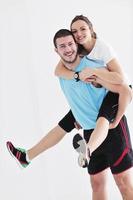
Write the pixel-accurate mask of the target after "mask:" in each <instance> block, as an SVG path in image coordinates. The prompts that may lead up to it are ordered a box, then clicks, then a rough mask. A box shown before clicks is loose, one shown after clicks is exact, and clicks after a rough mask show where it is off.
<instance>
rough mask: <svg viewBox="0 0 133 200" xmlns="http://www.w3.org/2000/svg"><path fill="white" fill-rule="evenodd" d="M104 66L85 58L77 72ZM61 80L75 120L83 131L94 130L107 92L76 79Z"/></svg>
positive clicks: (76, 69) (99, 62)
mask: <svg viewBox="0 0 133 200" xmlns="http://www.w3.org/2000/svg"><path fill="white" fill-rule="evenodd" d="M103 66H104V64H103V62H102V61H94V60H90V59H88V58H87V57H86V56H85V57H83V58H82V59H81V61H80V64H79V65H78V66H77V67H76V68H75V71H81V70H82V69H84V68H85V67H89V68H100V67H103ZM59 80H60V85H61V88H62V90H63V92H64V94H65V97H66V99H67V101H68V103H69V105H70V108H71V110H72V113H73V115H74V117H75V119H76V120H77V121H78V122H79V124H80V125H81V126H82V128H83V129H86V130H89V129H94V128H95V125H96V119H97V115H98V112H99V108H100V106H101V104H102V101H103V99H104V97H105V95H106V94H107V90H106V89H105V88H103V87H102V88H96V87H94V86H93V85H92V84H90V83H84V82H82V81H78V82H76V81H75V80H74V79H73V80H66V79H64V78H59Z"/></svg>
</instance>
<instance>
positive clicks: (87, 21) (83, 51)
mask: <svg viewBox="0 0 133 200" xmlns="http://www.w3.org/2000/svg"><path fill="white" fill-rule="evenodd" d="M78 20H82V21H84V22H86V24H87V25H88V26H89V29H90V31H91V36H92V38H95V39H96V38H97V34H96V33H95V32H94V30H93V25H92V23H91V21H90V20H89V19H88V18H87V17H85V16H84V15H77V16H75V17H74V18H73V20H72V21H71V24H70V29H72V24H73V23H74V22H76V21H78ZM78 53H79V54H83V55H86V54H88V52H87V51H86V49H85V48H84V47H83V45H81V44H78Z"/></svg>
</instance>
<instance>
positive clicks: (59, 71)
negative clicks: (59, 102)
mask: <svg viewBox="0 0 133 200" xmlns="http://www.w3.org/2000/svg"><path fill="white" fill-rule="evenodd" d="M74 73H75V72H73V71H72V70H70V69H68V68H66V67H65V66H64V64H63V63H62V62H61V61H60V62H59V63H58V65H57V66H56V69H55V75H56V76H58V77H62V78H65V79H73V77H74ZM91 76H97V77H98V78H100V79H102V80H104V81H107V82H109V83H112V84H122V83H123V82H124V79H123V76H122V74H121V73H120V74H119V72H117V71H116V72H115V71H113V72H112V71H109V70H108V69H107V68H105V67H103V68H100V69H99V68H94V69H92V68H89V67H86V68H84V69H83V70H82V71H81V72H80V73H79V78H80V80H82V81H85V80H86V79H87V78H90V77H91Z"/></svg>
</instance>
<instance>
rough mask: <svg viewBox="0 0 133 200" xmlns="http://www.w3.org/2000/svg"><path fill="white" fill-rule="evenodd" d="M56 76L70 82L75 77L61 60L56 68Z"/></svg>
mask: <svg viewBox="0 0 133 200" xmlns="http://www.w3.org/2000/svg"><path fill="white" fill-rule="evenodd" d="M55 76H58V77H62V78H64V79H68V80H70V79H73V77H74V71H72V70H70V69H67V68H66V67H65V66H64V64H63V63H62V62H61V60H60V61H59V63H58V64H57V66H56V68H55Z"/></svg>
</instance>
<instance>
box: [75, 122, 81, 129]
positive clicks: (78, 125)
mask: <svg viewBox="0 0 133 200" xmlns="http://www.w3.org/2000/svg"><path fill="white" fill-rule="evenodd" d="M74 125H75V128H76V129H77V130H79V129H82V127H81V126H80V124H79V123H78V122H77V121H75V122H74Z"/></svg>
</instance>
